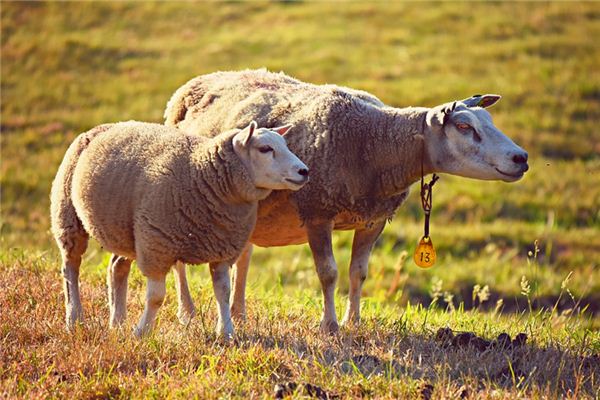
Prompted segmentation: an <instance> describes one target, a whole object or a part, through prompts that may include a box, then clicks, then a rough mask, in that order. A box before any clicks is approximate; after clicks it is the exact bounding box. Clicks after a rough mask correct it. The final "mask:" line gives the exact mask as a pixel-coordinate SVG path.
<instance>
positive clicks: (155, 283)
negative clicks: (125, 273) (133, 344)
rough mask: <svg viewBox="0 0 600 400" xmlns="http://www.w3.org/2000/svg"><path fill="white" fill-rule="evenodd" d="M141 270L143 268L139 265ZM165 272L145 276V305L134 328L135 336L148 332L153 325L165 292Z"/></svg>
mask: <svg viewBox="0 0 600 400" xmlns="http://www.w3.org/2000/svg"><path fill="white" fill-rule="evenodd" d="M140 269H141V270H142V272H144V269H143V268H142V267H141V266H140ZM167 270H168V269H167ZM165 278H166V273H164V274H153V275H152V276H148V277H147V281H146V305H145V307H144V313H143V314H142V318H140V322H139V323H138V325H137V327H136V328H135V332H134V333H135V336H136V337H138V338H140V337H142V336H144V335H146V334H148V333H149V332H150V331H151V330H152V328H153V327H154V321H155V320H156V314H157V313H158V310H159V308H160V306H161V305H162V303H163V301H164V299H165V295H166V293H167V290H166V285H165Z"/></svg>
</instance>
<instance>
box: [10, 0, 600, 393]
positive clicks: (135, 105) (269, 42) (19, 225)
mask: <svg viewBox="0 0 600 400" xmlns="http://www.w3.org/2000/svg"><path fill="white" fill-rule="evenodd" d="M1 14H2V20H1V24H2V38H1V45H2V47H1V67H2V69H1V89H2V92H1V100H2V104H1V139H0V145H1V157H0V173H1V176H0V184H1V216H0V234H1V239H0V249H1V250H0V271H1V272H2V276H1V277H0V280H1V284H0V287H2V290H1V291H0V309H2V313H0V341H1V343H2V345H1V346H0V395H1V396H2V397H5V396H6V397H27V398H29V397H89V398H113V397H189V396H196V397H200V398H205V397H208V398H216V397H241V398H248V397H253V398H261V397H272V396H274V393H275V392H274V390H275V387H276V385H278V384H280V385H282V386H281V387H280V389H282V388H283V387H285V388H289V387H293V385H290V384H289V383H290V382H294V383H296V384H298V385H299V387H298V388H297V389H296V392H295V394H294V396H296V397H301V396H304V395H310V394H311V393H313V394H314V392H315V391H314V390H313V389H314V388H313V387H312V386H310V385H316V386H318V387H319V388H321V389H322V390H323V391H325V392H326V393H327V394H329V395H339V396H341V397H342V398H352V397H374V398H398V397H415V398H416V397H419V396H420V397H423V398H427V397H431V398H461V397H462V398H473V399H475V398H555V397H561V396H562V397H568V398H586V397H587V398H597V397H598V396H600V383H599V381H600V367H599V365H600V361H599V358H598V357H599V354H600V333H599V328H600V294H599V293H600V270H599V264H600V157H599V154H600V131H599V130H598V129H597V123H598V121H599V120H600V76H599V75H598V73H597V72H596V71H597V69H598V65H599V62H598V60H600V42H598V41H597V40H596V38H597V37H599V36H600V8H599V7H598V5H597V4H595V3H563V2H560V3H558V2H557V3H515V4H510V3H493V4H488V3H469V4H460V3H459V4H456V3H435V4H431V3H425V4H421V3H406V4H395V3H393V4H379V3H374V4H361V3H316V4H304V3H300V2H281V3H277V2H271V3H221V4H189V3H124V2H118V3H117V2H106V3H13V2H2V4H1ZM257 67H267V68H269V69H271V70H275V71H279V70H283V71H285V72H286V73H288V74H290V75H292V76H295V77H297V78H299V79H302V80H306V81H310V82H315V83H337V84H341V85H345V86H350V87H354V88H357V89H363V90H366V91H369V92H371V93H373V94H375V95H376V96H378V97H379V98H381V99H382V100H383V101H384V102H385V103H387V104H389V105H393V106H398V107H402V106H409V105H422V106H434V105H437V104H440V103H443V102H447V101H450V100H453V99H461V98H465V97H467V96H470V95H472V94H474V93H482V92H483V93H499V94H501V95H503V99H502V100H501V101H500V102H499V103H498V104H497V105H496V106H494V107H493V108H491V109H490V111H491V112H492V115H493V117H494V121H495V124H496V125H497V126H498V127H499V128H500V129H501V130H502V131H503V132H505V133H506V134H507V135H508V136H510V137H511V138H513V139H514V140H515V141H516V142H517V143H518V144H520V145H521V146H522V147H524V148H525V149H526V150H527V151H528V152H529V154H530V160H531V170H530V172H528V173H527V175H526V176H525V178H524V179H523V180H521V181H519V182H517V183H512V184H506V183H501V182H478V181H474V180H468V179H464V178H457V177H450V176H447V175H443V176H442V178H441V180H440V181H439V183H438V184H436V186H435V189H434V192H435V193H434V202H433V215H432V227H431V230H432V233H431V234H432V238H433V241H434V244H435V245H436V249H437V254H438V261H437V263H436V265H435V266H434V267H433V268H431V269H428V270H423V269H419V268H418V267H416V266H415V265H414V264H413V262H412V261H411V254H412V252H413V251H414V248H415V245H416V243H417V239H418V238H419V236H420V235H421V234H422V213H421V210H420V205H419V201H418V197H417V196H416V190H413V193H412V194H411V196H410V197H409V200H408V201H407V203H406V204H405V205H404V206H403V207H402V208H401V209H400V210H399V211H398V213H397V215H396V217H395V218H394V220H393V221H392V222H391V223H390V224H389V225H388V226H387V227H386V229H385V230H384V233H383V235H382V237H381V238H380V240H379V241H378V242H377V245H376V248H375V250H374V252H373V256H372V257H371V262H370V271H369V277H368V279H367V281H366V284H365V289H364V299H363V302H362V304H363V310H364V312H363V322H362V323H361V325H360V326H358V327H348V328H344V329H342V331H341V333H340V334H339V335H336V336H321V335H320V334H319V333H318V320H319V317H320V315H319V314H320V310H321V303H322V300H321V296H320V289H319V284H318V279H317V276H316V273H315V272H314V265H313V263H312V260H311V256H310V251H309V249H308V247H307V246H290V247H285V248H271V249H258V250H257V251H256V252H255V255H254V256H253V261H252V266H251V272H250V278H249V289H248V299H249V300H248V302H249V304H248V314H249V315H248V320H247V321H246V323H245V324H238V325H237V326H236V329H237V332H238V333H237V335H236V338H235V341H234V342H232V343H225V342H223V341H221V340H219V339H218V338H217V337H216V336H215V335H214V334H213V327H214V324H215V318H216V310H215V302H214V297H213V295H212V288H211V285H210V280H209V274H208V271H207V268H206V267H205V266H195V267H191V268H190V272H191V282H190V284H191V287H192V292H193V294H194V299H195V302H196V304H197V306H198V309H199V315H198V316H197V317H196V318H195V319H194V320H193V321H192V323H191V324H190V325H189V326H187V327H184V326H181V325H179V324H178V322H177V320H176V317H175V314H176V304H175V296H174V288H173V283H172V277H171V278H169V279H170V280H169V282H168V287H169V289H168V290H169V291H168V296H167V300H166V304H165V307H164V308H163V309H162V310H161V313H160V318H159V322H158V329H157V330H156V332H155V333H154V334H153V335H152V336H151V337H149V338H146V339H144V340H141V341H137V340H135V339H134V338H133V337H132V335H131V327H132V326H133V324H134V323H135V321H136V320H137V318H139V316H140V313H141V308H142V301H143V291H144V280H143V278H142V276H141V275H140V274H139V271H137V269H135V268H134V269H133V272H132V277H131V278H130V293H129V317H128V320H127V324H126V326H125V327H124V328H123V329H122V330H115V331H113V330H109V329H108V324H107V322H108V309H107V303H106V293H105V292H106V290H105V289H106V288H105V272H106V267H105V265H106V263H107V261H108V258H107V257H108V256H107V255H106V254H105V253H104V252H102V250H101V249H100V248H99V247H98V246H97V245H96V244H93V243H92V246H91V247H90V250H89V251H88V253H87V254H86V258H85V260H84V265H83V267H82V277H81V285H82V297H83V301H84V310H85V313H86V321H85V323H84V324H83V325H82V326H80V327H78V328H77V329H76V330H75V331H74V332H71V333H68V332H66V331H65V330H64V324H63V319H64V308H63V304H62V283H61V277H60V267H59V265H60V260H59V257H58V253H57V249H56V247H55V245H54V242H53V239H52V237H51V234H50V232H49V212H48V207H49V205H48V197H49V188H50V184H51V181H52V178H53V176H54V174H55V172H56V169H57V167H58V164H59V163H60V160H61V157H62V155H63V154H64V152H65V150H66V148H67V146H68V144H69V143H70V142H71V141H72V140H73V138H74V137H75V136H76V135H77V134H78V133H80V132H82V131H85V130H87V129H89V128H91V127H93V126H95V125H97V124H100V123H104V122H112V121H119V120H128V119H136V120H143V121H155V122H161V121H162V112H163V110H164V106H165V104H166V102H167V100H168V99H169V97H170V95H171V94H172V93H173V92H174V91H175V89H177V88H178V87H179V86H180V85H181V84H183V83H184V82H185V81H187V80H188V79H190V78H192V77H194V76H196V75H199V74H203V73H208V72H213V71H216V70H236V69H242V68H257ZM415 189H416V188H415ZM351 239H352V236H351V234H350V233H348V232H340V233H337V234H336V235H335V238H334V246H335V253H336V257H337V260H338V263H339V266H340V279H339V290H338V293H337V305H338V315H339V316H341V314H342V313H343V307H344V305H345V301H346V297H347V289H348V278H347V266H348V262H349V257H350V245H351ZM446 327H447V328H450V329H451V330H452V331H453V334H460V333H465V332H473V333H474V334H475V335H477V337H478V338H480V339H477V340H473V342H472V344H471V345H469V344H465V345H461V343H462V342H461V340H462V339H460V338H465V337H466V336H464V335H463V336H461V337H459V339H455V340H454V342H446V341H444V340H443V338H440V337H438V333H440V332H441V333H443V332H445V331H439V330H440V329H441V328H446ZM503 332H505V333H508V334H509V335H510V336H511V338H513V339H514V338H515V337H516V335H517V334H519V333H525V334H526V335H527V341H526V343H525V344H524V345H521V346H516V345H515V346H510V347H502V346H500V345H496V346H491V345H490V346H489V347H487V346H483V347H481V346H480V348H478V347H477V343H479V344H481V343H482V342H480V340H490V341H492V340H496V338H497V337H498V335H500V334H501V333H503ZM442 336H443V335H442ZM467 342H468V340H467ZM449 343H450V344H449ZM452 343H454V344H452ZM321 394H322V393H321Z"/></svg>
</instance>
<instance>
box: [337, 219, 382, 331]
mask: <svg viewBox="0 0 600 400" xmlns="http://www.w3.org/2000/svg"><path fill="white" fill-rule="evenodd" d="M384 226H385V221H382V222H380V223H377V224H375V225H374V226H373V227H371V228H368V229H360V230H356V232H355V233H354V240H353V241H352V259H351V261H350V270H349V275H350V291H349V293H348V305H347V307H346V313H345V315H344V319H343V320H342V325H350V324H357V323H358V322H359V321H360V296H361V291H362V285H363V283H364V281H365V279H366V278H367V272H368V270H369V257H370V256H371V251H372V250H373V245H374V244H375V241H376V240H377V238H378V237H379V235H380V234H381V231H382V230H383V227H384Z"/></svg>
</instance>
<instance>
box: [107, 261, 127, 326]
mask: <svg viewBox="0 0 600 400" xmlns="http://www.w3.org/2000/svg"><path fill="white" fill-rule="evenodd" d="M130 270H131V260H129V259H127V258H125V257H122V256H118V255H116V254H113V255H112V257H111V258H110V263H109V264H108V273H107V277H106V280H107V283H108V304H109V306H110V326H111V328H116V327H118V326H120V325H121V324H122V323H123V322H125V318H126V317H127V279H128V278H129V271H130Z"/></svg>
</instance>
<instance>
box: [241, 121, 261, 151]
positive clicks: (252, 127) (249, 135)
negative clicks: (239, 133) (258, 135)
mask: <svg viewBox="0 0 600 400" xmlns="http://www.w3.org/2000/svg"><path fill="white" fill-rule="evenodd" d="M257 126H258V125H257V123H256V121H252V122H250V125H248V126H247V127H246V130H248V133H246V134H245V135H244V137H243V139H242V144H243V145H244V146H248V145H249V144H250V139H252V135H253V134H254V130H255V129H256V127H257Z"/></svg>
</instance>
